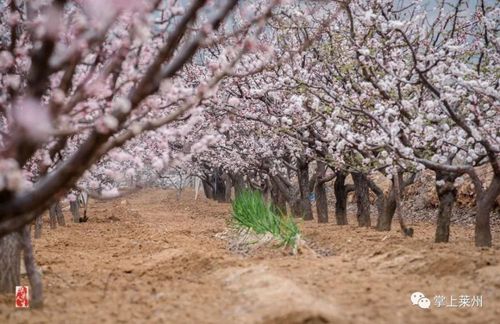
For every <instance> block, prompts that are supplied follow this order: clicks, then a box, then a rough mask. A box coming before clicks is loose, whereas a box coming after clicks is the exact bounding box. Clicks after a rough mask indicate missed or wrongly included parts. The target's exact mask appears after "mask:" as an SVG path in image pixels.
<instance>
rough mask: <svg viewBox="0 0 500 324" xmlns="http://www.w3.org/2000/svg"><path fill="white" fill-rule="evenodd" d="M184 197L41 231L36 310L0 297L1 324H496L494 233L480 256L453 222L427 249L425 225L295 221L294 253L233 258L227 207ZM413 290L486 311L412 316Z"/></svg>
mask: <svg viewBox="0 0 500 324" xmlns="http://www.w3.org/2000/svg"><path fill="white" fill-rule="evenodd" d="M193 197H194V195H193V194H192V193H191V192H185V193H184V194H183V196H182V198H181V201H179V202H177V201H176V200H175V194H174V193H173V192H170V191H161V190H152V189H148V190H143V191H140V192H137V193H135V194H133V195H131V196H128V197H126V198H120V199H117V200H114V201H104V202H94V201H93V202H91V206H90V210H89V216H90V220H89V222H87V223H84V224H72V223H69V224H68V225H67V226H66V227H58V228H57V229H55V230H50V229H48V226H45V228H44V233H43V237H42V238H41V239H39V240H36V241H35V250H36V256H37V260H38V263H39V265H40V266H41V268H42V270H43V280H44V285H45V286H44V288H45V291H44V292H45V306H44V308H43V309H42V310H16V309H14V299H13V296H1V297H0V322H1V323H145V322H148V323H309V324H312V323H498V321H499V318H500V260H499V252H500V251H499V250H500V244H499V243H500V242H499V241H500V231H499V229H498V228H495V232H494V241H495V242H496V243H495V245H494V247H493V248H491V249H477V248H475V247H474V244H473V232H474V230H473V228H472V227H462V226H454V227H453V228H452V242H451V243H449V244H435V243H432V238H433V234H434V226H433V225H432V224H426V223H417V224H412V226H413V228H414V229H415V237H413V238H411V239H410V238H403V237H402V236H401V235H400V233H399V232H398V231H396V229H394V230H393V231H391V232H389V233H387V232H386V233H380V232H376V231H375V230H373V229H360V228H357V227H356V226H354V225H349V226H336V225H333V224H326V225H324V224H321V225H319V224H317V223H315V222H307V223H304V222H302V223H300V226H301V228H302V231H303V237H304V240H305V241H306V242H307V248H304V249H302V250H303V253H301V254H299V255H290V253H288V251H285V250H283V249H280V248H266V249H258V250H255V251H253V252H252V253H250V254H248V255H242V254H238V253H236V252H234V251H231V250H230V249H229V248H228V246H229V242H228V241H227V240H225V239H224V235H223V233H224V232H227V228H228V219H229V215H230V214H229V210H230V208H229V207H230V206H229V205H228V204H219V203H217V202H213V201H208V200H205V199H203V198H202V199H198V201H196V202H195V201H193ZM65 213H67V214H69V211H67V210H66V211H65ZM67 216H68V218H67V220H68V221H69V215H67ZM351 223H353V220H351ZM221 233H222V234H221ZM23 282H25V283H26V282H27V279H26V278H23ZM415 291H420V292H422V293H424V294H425V295H426V296H427V297H428V298H430V299H431V300H432V302H434V301H433V297H434V296H436V295H444V296H447V301H449V299H450V296H454V298H458V296H460V295H469V296H476V295H480V296H482V301H483V306H482V307H481V308H479V307H474V308H472V307H463V308H452V307H442V308H437V307H435V305H434V304H433V305H432V306H431V308H430V309H421V308H419V307H417V306H414V305H412V304H411V302H410V294H411V293H413V292H415ZM455 303H457V302H455Z"/></svg>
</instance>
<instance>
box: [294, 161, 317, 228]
mask: <svg viewBox="0 0 500 324" xmlns="http://www.w3.org/2000/svg"><path fill="white" fill-rule="evenodd" d="M297 169H298V171H297V176H298V179H299V190H300V205H301V209H302V213H301V215H302V218H303V219H304V220H313V219H314V218H313V213H312V206H311V201H310V200H309V163H308V162H303V161H300V160H299V162H298V163H297Z"/></svg>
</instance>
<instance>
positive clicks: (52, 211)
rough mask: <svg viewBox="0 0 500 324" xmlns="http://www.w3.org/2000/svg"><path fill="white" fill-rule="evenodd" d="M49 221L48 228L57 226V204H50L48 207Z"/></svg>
mask: <svg viewBox="0 0 500 324" xmlns="http://www.w3.org/2000/svg"><path fill="white" fill-rule="evenodd" d="M49 222H50V229H56V228H57V204H52V205H51V206H50V207H49Z"/></svg>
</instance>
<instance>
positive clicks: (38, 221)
mask: <svg viewBox="0 0 500 324" xmlns="http://www.w3.org/2000/svg"><path fill="white" fill-rule="evenodd" d="M42 227H43V214H40V215H38V216H37V218H35V238H36V239H39V238H41V237H42Z"/></svg>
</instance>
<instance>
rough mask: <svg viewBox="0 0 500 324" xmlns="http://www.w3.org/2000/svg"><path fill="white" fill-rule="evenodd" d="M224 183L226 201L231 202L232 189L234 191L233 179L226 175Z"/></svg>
mask: <svg viewBox="0 0 500 324" xmlns="http://www.w3.org/2000/svg"><path fill="white" fill-rule="evenodd" d="M224 182H225V183H224V185H225V194H224V201H225V202H231V196H232V189H233V185H232V181H231V177H229V175H227V174H226V175H225V181H224Z"/></svg>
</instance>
